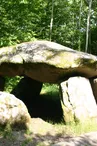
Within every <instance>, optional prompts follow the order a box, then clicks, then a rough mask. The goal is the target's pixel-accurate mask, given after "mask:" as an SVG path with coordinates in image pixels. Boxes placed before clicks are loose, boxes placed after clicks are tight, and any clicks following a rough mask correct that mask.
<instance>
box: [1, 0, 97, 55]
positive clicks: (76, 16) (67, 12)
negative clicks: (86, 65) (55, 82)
mask: <svg viewBox="0 0 97 146" xmlns="http://www.w3.org/2000/svg"><path fill="white" fill-rule="evenodd" d="M53 5H54V10H53V26H52V41H55V42H57V43H60V44H63V45H65V46H68V47H71V48H73V49H77V50H78V49H79V50H82V51H85V43H86V42H85V40H86V39H85V37H86V35H85V34H86V23H87V12H88V3H86V1H82V7H81V0H56V1H55V0H53ZM80 7H81V9H80ZM51 13H52V0H50V1H48V0H45V1H43V0H37V1H36V0H17V1H13V0H7V1H5V0H0V14H1V15H0V47H2V46H8V45H13V44H17V43H21V42H25V41H30V40H35V39H46V40H49V39H50V22H51ZM91 13H92V14H91V21H90V32H91V36H90V37H89V40H91V41H89V43H91V44H90V45H89V48H88V49H89V50H90V51H89V52H91V53H94V54H95V50H96V47H97V42H96V39H95V38H96V37H94V36H95V35H96V34H97V33H96V31H95V30H96V13H97V1H96V0H95V1H93V4H92V12H91ZM92 49H93V51H92Z"/></svg>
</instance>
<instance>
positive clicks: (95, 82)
mask: <svg viewBox="0 0 97 146" xmlns="http://www.w3.org/2000/svg"><path fill="white" fill-rule="evenodd" d="M90 82H91V86H92V90H93V94H94V97H95V100H96V103H97V78H95V79H91V80H90Z"/></svg>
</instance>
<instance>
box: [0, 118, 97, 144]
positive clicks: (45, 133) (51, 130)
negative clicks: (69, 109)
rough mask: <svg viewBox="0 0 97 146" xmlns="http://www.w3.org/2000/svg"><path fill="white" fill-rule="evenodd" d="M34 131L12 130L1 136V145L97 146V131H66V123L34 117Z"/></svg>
mask: <svg viewBox="0 0 97 146" xmlns="http://www.w3.org/2000/svg"><path fill="white" fill-rule="evenodd" d="M31 124H32V125H31V126H32V131H26V132H25V131H23V130H21V131H11V133H10V132H7V133H6V134H4V135H1V136H0V146H53V145H54V146H97V132H90V133H88V134H84V135H82V136H75V134H73V133H72V132H71V129H69V130H70V131H68V132H69V134H67V133H66V127H65V125H61V126H60V125H57V124H55V125H53V124H51V123H48V122H45V121H44V120H42V119H41V118H32V123H31Z"/></svg>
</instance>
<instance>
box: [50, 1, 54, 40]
mask: <svg viewBox="0 0 97 146" xmlns="http://www.w3.org/2000/svg"><path fill="white" fill-rule="evenodd" d="M53 12H54V1H53V0H52V12H51V22H50V41H51V40H52V28H53V17H54V16H53V15H54V13H53Z"/></svg>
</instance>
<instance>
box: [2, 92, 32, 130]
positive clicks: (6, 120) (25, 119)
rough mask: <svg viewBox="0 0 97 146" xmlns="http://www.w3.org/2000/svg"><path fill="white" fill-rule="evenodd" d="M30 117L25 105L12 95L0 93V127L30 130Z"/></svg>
mask: <svg viewBox="0 0 97 146" xmlns="http://www.w3.org/2000/svg"><path fill="white" fill-rule="evenodd" d="M30 122H31V117H30V115H29V113H28V110H27V108H26V106H25V104H24V103H23V102H22V101H21V100H19V99H17V98H16V97H15V96H14V95H12V94H9V93H6V92H1V91H0V126H7V125H10V126H11V127H13V128H16V129H18V130H19V129H28V128H30Z"/></svg>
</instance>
